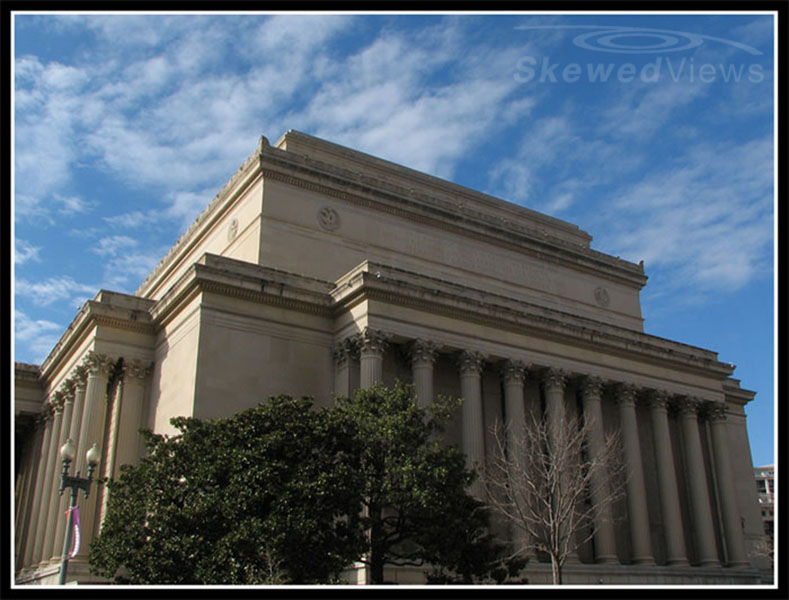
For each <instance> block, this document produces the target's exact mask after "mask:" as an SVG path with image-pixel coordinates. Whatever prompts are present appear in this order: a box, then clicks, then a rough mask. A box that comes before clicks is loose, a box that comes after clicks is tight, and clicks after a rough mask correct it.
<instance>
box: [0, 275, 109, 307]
mask: <svg viewBox="0 0 789 600" xmlns="http://www.w3.org/2000/svg"><path fill="white" fill-rule="evenodd" d="M98 290H99V286H98V285H95V284H86V283H79V282H76V281H74V279H72V278H71V277H68V276H59V277H49V278H47V279H45V280H43V281H28V280H27V279H17V280H16V281H15V285H14V293H15V294H16V295H17V296H20V297H23V298H28V299H29V300H31V301H32V302H33V304H35V305H37V306H48V305H50V304H52V303H53V302H63V301H66V302H68V304H69V305H70V306H71V307H73V308H78V307H80V306H82V305H83V304H84V303H85V301H86V300H90V299H92V298H93V297H94V296H95V295H96V292H98Z"/></svg>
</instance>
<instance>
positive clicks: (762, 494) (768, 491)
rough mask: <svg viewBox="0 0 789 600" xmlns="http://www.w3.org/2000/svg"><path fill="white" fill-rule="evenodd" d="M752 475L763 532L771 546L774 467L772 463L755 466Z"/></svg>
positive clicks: (773, 509) (773, 508)
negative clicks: (757, 496) (754, 480)
mask: <svg viewBox="0 0 789 600" xmlns="http://www.w3.org/2000/svg"><path fill="white" fill-rule="evenodd" d="M753 475H754V477H755V478H756V491H757V493H758V495H759V510H760V511H761V513H762V522H763V523H764V533H765V534H766V535H767V538H768V539H769V540H770V545H771V546H772V543H773V531H774V529H773V521H774V514H773V513H774V511H775V481H774V479H775V467H774V465H766V466H764V467H756V468H755V469H754V470H753Z"/></svg>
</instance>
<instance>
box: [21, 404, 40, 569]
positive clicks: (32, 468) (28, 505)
mask: <svg viewBox="0 0 789 600" xmlns="http://www.w3.org/2000/svg"><path fill="white" fill-rule="evenodd" d="M44 430H45V426H44V423H42V422H41V420H40V419H39V420H37V421H36V424H35V431H34V432H33V435H34V437H33V440H32V444H31V445H30V447H29V449H28V457H27V460H26V467H25V468H26V470H27V471H28V473H27V476H26V478H25V488H24V492H23V496H22V501H21V503H20V507H19V512H18V513H17V517H16V518H17V527H16V531H17V548H16V565H15V566H16V571H20V570H21V569H22V568H23V567H24V566H25V554H26V549H27V546H28V540H29V539H30V538H28V533H29V532H30V526H31V521H32V519H33V516H32V515H33V512H32V511H33V503H34V501H35V495H36V481H37V479H38V474H39V472H40V471H41V467H40V465H41V460H40V458H41V453H42V451H43V443H44Z"/></svg>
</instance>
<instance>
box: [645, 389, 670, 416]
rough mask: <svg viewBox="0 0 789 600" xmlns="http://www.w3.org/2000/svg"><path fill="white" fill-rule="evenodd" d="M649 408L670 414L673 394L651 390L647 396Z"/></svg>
mask: <svg viewBox="0 0 789 600" xmlns="http://www.w3.org/2000/svg"><path fill="white" fill-rule="evenodd" d="M646 402H647V406H649V408H651V409H653V410H662V411H666V412H668V409H669V405H670V402H671V394H669V393H668V392H667V391H666V390H649V392H648V393H647V395H646Z"/></svg>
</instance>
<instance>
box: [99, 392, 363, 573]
mask: <svg viewBox="0 0 789 600" xmlns="http://www.w3.org/2000/svg"><path fill="white" fill-rule="evenodd" d="M311 404H312V403H311V401H310V400H309V399H299V400H295V399H291V398H289V397H286V396H280V397H277V398H271V399H269V401H268V402H265V403H262V404H260V405H259V406H258V407H256V408H254V409H250V410H247V411H244V412H242V413H239V414H237V415H235V416H234V417H232V418H229V419H223V420H218V421H208V422H201V421H199V420H197V419H193V418H175V419H173V420H172V421H171V422H172V423H173V425H174V426H175V427H176V428H177V429H178V430H179V432H180V433H179V434H178V435H176V436H172V437H167V436H161V435H154V434H151V433H150V432H144V434H145V436H146V440H147V445H148V449H149V453H148V456H146V457H145V458H143V459H141V461H140V464H139V465H138V466H135V467H124V468H122V473H121V475H120V477H119V479H118V480H117V481H111V482H109V500H108V511H107V517H106V519H105V520H104V523H103V526H102V529H101V534H100V536H99V537H98V538H97V540H96V542H95V543H94V544H93V546H92V548H91V554H90V561H91V565H92V567H93V569H94V572H96V573H98V574H100V575H103V576H105V577H108V578H112V577H115V576H116V575H117V577H118V579H123V580H125V581H128V582H130V583H136V584H150V583H158V584H161V583H167V584H199V583H204V584H260V583H318V582H326V581H330V580H331V579H332V578H334V577H336V574H337V573H338V572H339V571H341V570H342V569H343V568H344V567H346V566H347V565H348V564H349V563H352V562H353V561H354V560H356V559H357V557H358V556H359V555H360V554H361V552H362V551H363V548H364V539H363V531H362V529H361V528H360V527H359V526H358V523H357V520H358V518H359V508H360V505H359V502H358V500H359V490H360V479H359V472H358V469H357V468H356V462H357V461H358V458H357V454H358V453H357V450H356V443H357V442H356V439H357V438H356V436H355V431H354V425H353V423H351V422H349V421H347V420H345V419H342V418H340V417H341V415H340V414H338V413H337V412H335V411H327V410H320V411H316V410H311ZM121 567H123V569H121Z"/></svg>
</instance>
